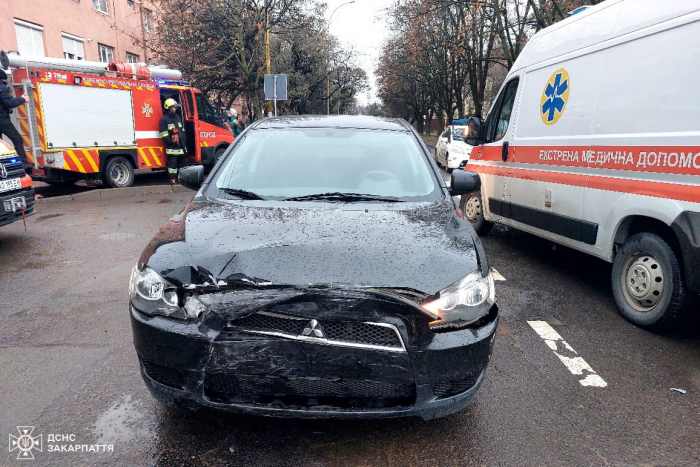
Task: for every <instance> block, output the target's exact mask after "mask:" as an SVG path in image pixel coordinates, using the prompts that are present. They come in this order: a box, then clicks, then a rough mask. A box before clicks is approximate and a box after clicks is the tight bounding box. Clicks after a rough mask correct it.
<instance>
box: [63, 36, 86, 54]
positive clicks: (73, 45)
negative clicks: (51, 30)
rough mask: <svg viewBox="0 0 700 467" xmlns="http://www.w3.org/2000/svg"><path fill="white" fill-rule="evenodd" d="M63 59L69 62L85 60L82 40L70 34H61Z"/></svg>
mask: <svg viewBox="0 0 700 467" xmlns="http://www.w3.org/2000/svg"><path fill="white" fill-rule="evenodd" d="M61 42H63V57H64V58H68V59H70V60H85V47H84V44H83V38H82V37H78V36H74V35H72V34H67V33H65V32H64V33H62V34H61Z"/></svg>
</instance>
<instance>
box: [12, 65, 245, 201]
mask: <svg viewBox="0 0 700 467" xmlns="http://www.w3.org/2000/svg"><path fill="white" fill-rule="evenodd" d="M0 65H2V67H3V68H8V67H12V70H13V71H12V73H11V78H12V82H11V85H12V86H13V87H14V88H15V95H22V94H23V93H26V94H27V95H28V96H29V97H30V101H29V103H27V105H24V106H20V107H18V108H17V115H16V118H17V123H18V125H19V130H20V133H21V134H22V137H23V139H24V145H25V148H26V149H27V157H28V160H29V162H31V163H32V164H34V167H33V169H32V178H33V179H34V180H41V181H45V182H47V183H50V184H71V183H75V182H76V181H78V180H86V181H87V182H88V183H89V184H95V185H106V186H108V187H116V188H122V187H128V186H131V185H132V184H133V182H134V170H136V169H161V168H164V167H165V165H166V156H165V150H164V147H163V142H162V140H161V138H160V137H159V132H158V122H159V120H160V117H161V115H162V112H163V103H164V102H165V100H166V99H168V98H173V99H175V100H176V101H177V102H179V103H180V110H179V111H180V112H181V116H182V118H183V122H184V124H185V133H186V141H187V150H188V151H187V152H188V160H189V162H191V163H197V164H204V165H209V166H211V165H213V164H214V163H215V162H216V160H217V159H218V158H219V157H220V156H221V154H223V152H224V150H225V149H226V147H228V145H229V144H231V142H233V135H232V133H231V131H230V128H228V127H227V126H225V125H224V124H222V123H221V122H220V119H219V117H218V114H217V113H216V112H215V111H214V109H213V108H212V106H211V104H209V102H208V101H207V99H206V97H205V96H204V94H202V93H201V92H200V91H199V90H198V89H195V88H193V87H191V86H189V85H187V83H184V82H182V81H181V79H182V74H181V73H180V72H179V71H177V70H172V69H168V68H163V67H157V66H146V65H145V64H132V63H122V62H114V63H109V64H107V63H102V62H87V61H83V60H66V59H57V58H47V57H40V58H38V57H35V58H32V57H26V56H20V55H17V54H7V53H5V52H0Z"/></svg>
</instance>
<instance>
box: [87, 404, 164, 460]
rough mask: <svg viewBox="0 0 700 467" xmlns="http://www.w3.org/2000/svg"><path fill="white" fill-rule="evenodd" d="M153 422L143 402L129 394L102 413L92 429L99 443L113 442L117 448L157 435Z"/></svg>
mask: <svg viewBox="0 0 700 467" xmlns="http://www.w3.org/2000/svg"><path fill="white" fill-rule="evenodd" d="M152 423H153V422H152V420H149V419H148V418H147V417H146V415H145V414H144V413H143V412H142V404H141V403H140V402H137V401H136V400H133V399H132V397H131V396H130V395H128V396H124V397H123V398H122V400H121V402H117V403H116V404H114V405H112V407H110V408H109V409H107V411H106V412H105V413H103V414H102V415H100V416H99V417H98V418H97V420H96V421H95V427H94V428H93V429H92V431H93V433H94V434H95V437H96V438H97V441H96V443H97V444H113V445H115V450H116V449H117V448H116V446H117V445H118V444H121V445H123V444H124V443H129V442H131V441H134V440H136V439H139V440H141V441H143V440H144V439H150V438H153V437H155V434H156V431H155V428H154V426H153V424H152Z"/></svg>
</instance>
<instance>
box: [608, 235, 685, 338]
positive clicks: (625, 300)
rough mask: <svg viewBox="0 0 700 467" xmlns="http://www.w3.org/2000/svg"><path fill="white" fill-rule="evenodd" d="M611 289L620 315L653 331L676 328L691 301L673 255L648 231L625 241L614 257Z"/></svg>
mask: <svg viewBox="0 0 700 467" xmlns="http://www.w3.org/2000/svg"><path fill="white" fill-rule="evenodd" d="M612 289H613V296H614V297H615V303H616V304H617V308H618V310H619V312H620V314H621V315H622V316H623V317H625V318H626V319H627V320H629V321H631V322H632V323H634V324H636V325H637V326H640V327H643V328H646V329H650V330H654V331H666V330H670V329H673V328H674V327H676V326H677V325H678V323H679V322H680V321H681V317H682V316H683V314H684V311H685V309H686V306H687V304H688V302H689V300H690V294H689V293H688V290H687V289H686V288H685V285H684V284H683V271H682V268H681V266H680V264H679V262H678V258H677V256H676V253H675V252H674V251H673V249H672V248H671V247H670V246H669V244H668V243H667V242H666V241H665V240H664V239H663V238H661V237H659V236H658V235H655V234H652V233H647V232H642V233H638V234H635V235H633V236H631V237H630V238H628V239H627V241H625V243H624V244H623V245H622V247H621V248H620V249H619V251H618V252H617V254H616V255H615V259H614V261H613V269H612Z"/></svg>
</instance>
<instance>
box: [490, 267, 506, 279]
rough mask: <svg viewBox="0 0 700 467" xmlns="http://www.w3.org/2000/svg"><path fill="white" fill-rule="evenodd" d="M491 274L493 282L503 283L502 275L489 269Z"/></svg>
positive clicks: (494, 269)
mask: <svg viewBox="0 0 700 467" xmlns="http://www.w3.org/2000/svg"><path fill="white" fill-rule="evenodd" d="M491 274H493V280H495V281H505V280H506V278H505V277H503V275H502V274H501V273H500V272H498V271H496V268H491Z"/></svg>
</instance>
